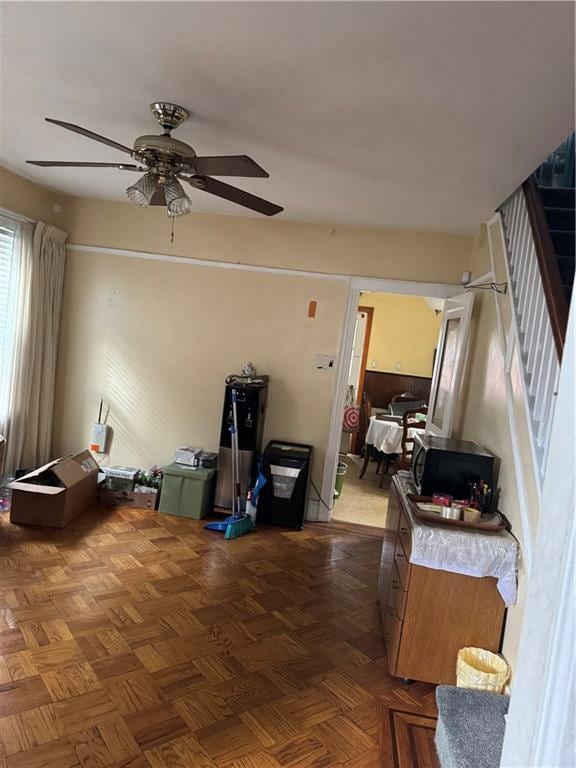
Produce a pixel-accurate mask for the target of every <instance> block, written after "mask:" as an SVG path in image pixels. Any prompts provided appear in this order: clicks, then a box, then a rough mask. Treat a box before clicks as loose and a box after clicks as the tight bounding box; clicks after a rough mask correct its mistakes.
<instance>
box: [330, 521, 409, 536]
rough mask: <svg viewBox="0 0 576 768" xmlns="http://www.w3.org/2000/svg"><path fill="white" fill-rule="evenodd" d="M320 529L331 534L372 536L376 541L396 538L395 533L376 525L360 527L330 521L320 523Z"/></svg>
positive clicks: (353, 524) (354, 524)
mask: <svg viewBox="0 0 576 768" xmlns="http://www.w3.org/2000/svg"><path fill="white" fill-rule="evenodd" d="M320 527H322V528H323V529H324V530H325V531H327V532H328V531H329V532H330V533H350V534H352V535H354V536H370V537H372V538H375V539H390V540H391V541H393V540H394V539H395V538H396V533H395V532H394V531H389V530H388V529H387V528H377V527H376V526H374V525H358V524H356V523H345V522H340V521H339V520H330V521H329V522H323V523H321V522H320V521H319V525H318V528H320Z"/></svg>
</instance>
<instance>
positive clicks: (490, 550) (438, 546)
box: [398, 473, 519, 606]
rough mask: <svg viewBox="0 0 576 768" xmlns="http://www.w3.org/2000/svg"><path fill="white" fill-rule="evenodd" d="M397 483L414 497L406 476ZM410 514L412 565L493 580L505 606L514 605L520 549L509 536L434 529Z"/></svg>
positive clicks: (506, 534)
mask: <svg viewBox="0 0 576 768" xmlns="http://www.w3.org/2000/svg"><path fill="white" fill-rule="evenodd" d="M398 479H399V481H400V485H401V487H402V489H403V491H404V492H405V493H414V490H415V489H414V488H413V487H412V481H411V479H410V476H409V475H408V473H403V476H401V477H399V478H398ZM409 514H410V518H411V522H412V551H411V553H410V562H411V563H413V564H414V565H422V566H424V567H425V568H435V569H436V570H439V571H451V572H452V573H461V574H463V575H465V576H476V577H477V578H482V577H483V576H493V577H494V578H496V579H497V580H498V582H497V587H498V592H500V595H501V596H502V599H503V600H504V603H505V604H506V606H511V605H514V603H515V602H516V597H517V573H516V571H517V566H518V556H519V549H518V542H517V541H516V539H515V538H514V537H513V536H512V534H510V533H508V531H499V532H498V533H483V532H482V531H472V530H469V529H466V528H457V527H454V528H450V527H449V526H447V525H434V524H433V523H424V522H421V521H420V520H416V518H415V517H414V515H412V514H411V513H409Z"/></svg>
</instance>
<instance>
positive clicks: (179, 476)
mask: <svg viewBox="0 0 576 768" xmlns="http://www.w3.org/2000/svg"><path fill="white" fill-rule="evenodd" d="M215 478H216V470H215V469H202V468H199V469H191V468H190V467H185V466H183V465H182V464H169V465H168V466H167V467H164V480H163V481H162V492H161V494H160V505H159V507H158V510H159V511H160V512H164V513H165V514H166V515H179V516H180V517H192V518H194V520H199V519H200V518H202V517H206V515H207V514H208V513H209V512H211V511H212V505H213V502H214V481H215Z"/></svg>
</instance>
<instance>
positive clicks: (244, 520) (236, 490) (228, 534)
mask: <svg viewBox="0 0 576 768" xmlns="http://www.w3.org/2000/svg"><path fill="white" fill-rule="evenodd" d="M230 446H231V448H232V461H231V476H232V515H231V516H230V517H227V518H226V519H225V520H222V521H221V522H217V523H208V524H207V525H205V526H204V528H206V529H207V530H209V531H218V532H220V533H222V532H224V538H225V539H235V538H237V537H238V536H243V535H244V534H245V533H250V531H252V530H254V521H253V520H252V518H251V517H249V516H247V515H243V514H242V491H241V489H240V459H239V456H240V450H239V448H238V413H237V409H236V390H235V389H233V390H232V426H231V427H230Z"/></svg>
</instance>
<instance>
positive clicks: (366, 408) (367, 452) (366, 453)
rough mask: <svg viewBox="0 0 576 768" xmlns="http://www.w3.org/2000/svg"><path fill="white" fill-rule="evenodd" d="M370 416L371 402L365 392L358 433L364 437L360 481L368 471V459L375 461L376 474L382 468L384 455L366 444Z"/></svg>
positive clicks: (363, 393)
mask: <svg viewBox="0 0 576 768" xmlns="http://www.w3.org/2000/svg"><path fill="white" fill-rule="evenodd" d="M371 415H372V402H371V400H370V398H369V397H368V395H367V394H366V392H362V404H361V408H360V430H359V431H360V432H361V433H362V434H363V435H364V445H363V446H362V450H361V455H362V456H363V461H362V467H361V469H360V474H359V475H358V479H359V480H362V478H363V477H364V475H365V474H366V470H367V469H368V464H369V463H370V459H375V461H376V474H378V472H379V471H380V467H381V466H382V457H383V456H384V454H383V453H382V452H381V451H377V450H376V449H375V448H374V447H373V446H371V445H369V444H368V443H367V442H366V433H367V432H368V427H369V426H370V417H371Z"/></svg>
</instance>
